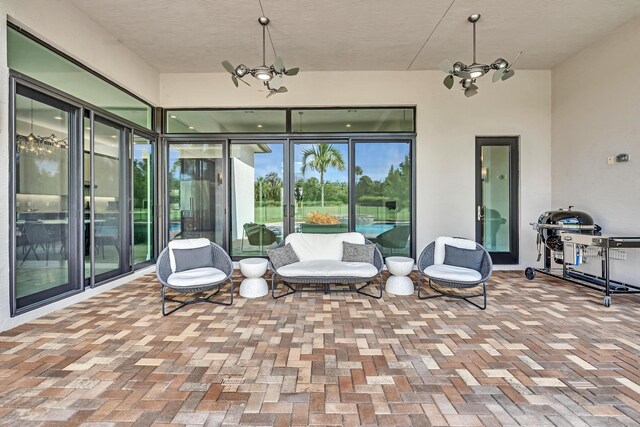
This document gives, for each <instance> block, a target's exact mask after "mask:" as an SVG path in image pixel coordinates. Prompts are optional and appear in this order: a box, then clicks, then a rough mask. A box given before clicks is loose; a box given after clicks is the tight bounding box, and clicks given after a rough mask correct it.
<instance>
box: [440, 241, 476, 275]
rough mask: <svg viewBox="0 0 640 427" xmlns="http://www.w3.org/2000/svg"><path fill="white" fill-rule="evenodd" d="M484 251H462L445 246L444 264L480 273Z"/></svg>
mask: <svg viewBox="0 0 640 427" xmlns="http://www.w3.org/2000/svg"><path fill="white" fill-rule="evenodd" d="M483 258H484V251H483V250H482V249H462V248H457V247H455V246H450V245H444V264H445V265H453V266H456V267H464V268H470V269H472V270H475V271H480V269H481V268H482V260H483Z"/></svg>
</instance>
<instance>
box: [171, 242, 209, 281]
mask: <svg viewBox="0 0 640 427" xmlns="http://www.w3.org/2000/svg"><path fill="white" fill-rule="evenodd" d="M210 245H211V242H210V241H209V239H205V238H200V239H176V240H172V241H170V242H169V265H170V266H171V271H173V272H174V273H175V271H176V259H175V257H174V256H173V250H174V249H194V248H202V247H204V246H210Z"/></svg>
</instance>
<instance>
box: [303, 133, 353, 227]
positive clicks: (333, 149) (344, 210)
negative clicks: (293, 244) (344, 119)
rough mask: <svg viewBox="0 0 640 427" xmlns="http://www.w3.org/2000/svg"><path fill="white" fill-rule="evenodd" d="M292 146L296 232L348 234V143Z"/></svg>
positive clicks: (309, 142)
mask: <svg viewBox="0 0 640 427" xmlns="http://www.w3.org/2000/svg"><path fill="white" fill-rule="evenodd" d="M292 143H293V159H294V160H293V163H292V166H293V168H292V176H293V195H292V203H294V206H295V231H297V232H302V233H342V232H347V231H349V140H347V139H342V140H341V139H335V140H332V139H315V140H314V139H306V140H292Z"/></svg>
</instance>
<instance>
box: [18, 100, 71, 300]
mask: <svg viewBox="0 0 640 427" xmlns="http://www.w3.org/2000/svg"><path fill="white" fill-rule="evenodd" d="M35 96H36V95H35V94H34V98H31V97H28V96H26V95H23V94H21V93H20V90H19V92H18V94H16V101H15V109H16V110H15V111H16V119H15V142H16V145H15V155H16V170H15V185H16V196H15V197H16V198H15V209H16V212H15V215H16V217H15V219H16V229H15V238H16V248H15V257H16V268H15V281H16V282H15V290H16V298H17V300H18V307H21V306H24V305H28V303H30V302H35V301H38V300H41V299H44V298H47V297H48V296H51V294H52V293H53V294H55V293H56V292H58V291H60V292H61V291H64V290H68V288H69V287H68V284H69V263H68V261H69V251H68V248H69V242H68V236H69V213H68V209H69V207H68V202H69V170H68V166H69V126H70V123H71V114H70V111H71V110H64V109H61V108H60V107H57V106H54V105H53V104H54V102H52V103H51V104H49V103H45V98H44V97H38V99H35Z"/></svg>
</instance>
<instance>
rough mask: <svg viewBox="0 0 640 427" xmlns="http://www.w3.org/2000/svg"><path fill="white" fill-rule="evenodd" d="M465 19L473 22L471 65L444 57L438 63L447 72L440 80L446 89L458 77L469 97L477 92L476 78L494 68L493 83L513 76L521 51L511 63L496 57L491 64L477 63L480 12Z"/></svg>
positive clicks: (450, 86) (451, 85)
mask: <svg viewBox="0 0 640 427" xmlns="http://www.w3.org/2000/svg"><path fill="white" fill-rule="evenodd" d="M467 19H468V21H469V22H471V23H472V24H473V62H472V63H471V65H465V64H464V63H463V62H460V61H457V62H454V63H452V62H451V61H450V60H448V59H445V60H444V61H442V62H441V63H440V69H441V70H442V71H444V72H445V73H447V74H448V75H447V77H445V78H444V81H443V82H442V83H443V84H444V85H445V87H446V88H447V89H451V88H453V85H454V83H455V78H456V77H459V78H460V81H459V83H460V86H461V87H462V89H463V90H464V94H465V95H466V96H467V97H470V96H473V95H475V94H477V93H478V86H476V84H475V83H476V79H478V78H480V77H482V76H484V75H485V74H487V73H488V72H489V71H491V70H495V72H494V73H493V77H492V78H491V81H492V82H493V83H495V82H498V81H501V80H507V79H510V78H511V77H513V75H514V74H515V71H514V70H513V69H512V67H513V64H514V63H515V62H516V60H517V59H518V58H519V57H520V55H521V54H522V52H520V53H519V54H518V55H517V56H516V58H515V59H514V60H513V61H512V62H511V63H509V62H507V61H506V60H505V59H503V58H498V59H496V60H495V61H493V62H492V63H491V64H479V63H478V62H477V60H476V23H477V22H478V21H479V20H480V14H479V13H474V14H473V15H471V16H469V18H467Z"/></svg>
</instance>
